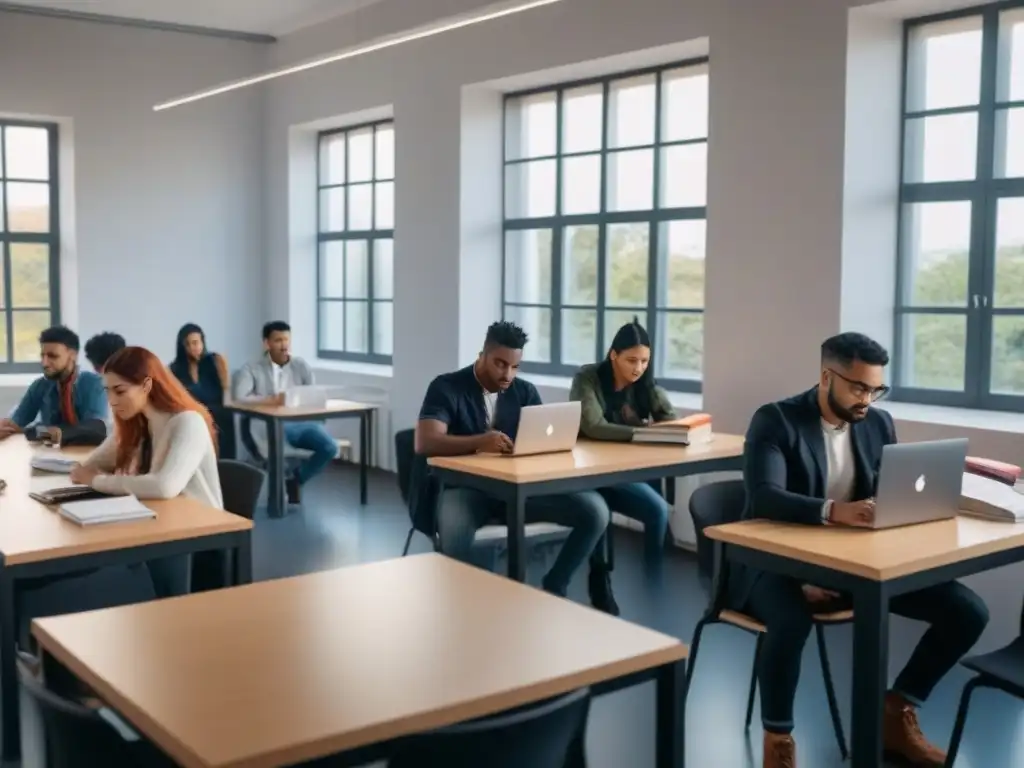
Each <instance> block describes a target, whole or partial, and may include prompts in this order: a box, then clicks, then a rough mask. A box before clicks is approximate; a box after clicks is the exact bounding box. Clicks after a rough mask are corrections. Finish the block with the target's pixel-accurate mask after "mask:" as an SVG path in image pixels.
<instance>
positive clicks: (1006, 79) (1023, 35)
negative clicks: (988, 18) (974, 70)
mask: <svg viewBox="0 0 1024 768" xmlns="http://www.w3.org/2000/svg"><path fill="white" fill-rule="evenodd" d="M996 99H997V100H998V101H1020V100H1021V99H1024V11H1022V10H1021V9H1019V8H1017V9H1014V10H1012V11H1003V12H1002V13H1001V14H999V64H998V69H997V75H996Z"/></svg>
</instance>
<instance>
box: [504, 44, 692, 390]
mask: <svg viewBox="0 0 1024 768" xmlns="http://www.w3.org/2000/svg"><path fill="white" fill-rule="evenodd" d="M707 142H708V65H707V60H705V59H702V60H699V61H692V62H684V63H679V64H673V65H669V66H665V67H659V68H656V69H648V70H643V71H638V72H631V73H626V74H621V75H615V76H611V77H604V78H598V79H594V80H587V81H584V82H576V83H566V84H563V85H558V86H551V87H548V88H544V89H539V90H532V91H528V92H521V93H511V94H508V95H507V96H506V97H505V227H504V230H505V231H504V236H505V237H504V279H503V308H504V315H505V318H506V319H508V320H512V321H514V322H516V323H518V324H519V325H521V326H522V327H523V328H524V329H525V330H526V331H527V333H528V334H529V335H530V343H529V344H528V345H527V348H526V350H525V352H524V368H526V369H527V370H532V371H536V372H542V373H554V374H572V373H574V372H575V371H576V369H577V368H578V367H579V366H580V365H581V364H584V363H591V362H594V361H597V360H600V359H602V358H603V357H604V356H605V354H606V353H607V351H608V347H609V345H610V343H611V339H612V337H613V336H614V335H615V331H616V330H618V328H619V326H621V325H622V324H623V323H626V322H629V321H630V320H632V319H633V317H634V316H636V317H638V318H639V320H640V322H641V323H642V324H643V325H645V326H646V327H647V329H648V331H649V332H650V333H651V335H652V337H653V344H654V347H655V348H654V350H653V353H654V363H655V370H656V375H657V376H658V379H659V380H660V381H662V382H663V383H665V384H667V385H668V386H671V387H673V388H675V389H683V390H689V391H699V390H700V379H701V368H702V358H703V347H704V332H703V321H704V317H703V308H704V253H705V235H706V231H707V226H706V225H707V147H708V143H707Z"/></svg>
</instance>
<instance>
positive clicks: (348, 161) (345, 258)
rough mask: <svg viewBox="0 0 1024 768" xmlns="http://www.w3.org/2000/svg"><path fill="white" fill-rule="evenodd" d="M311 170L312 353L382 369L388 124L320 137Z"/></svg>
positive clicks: (387, 297) (391, 148)
mask: <svg viewBox="0 0 1024 768" xmlns="http://www.w3.org/2000/svg"><path fill="white" fill-rule="evenodd" d="M318 168H319V172H318V190H317V191H318V207H319V216H318V221H319V227H318V232H319V234H318V236H317V247H318V253H317V310H318V312H317V350H318V355H319V356H320V357H321V358H326V359H336V360H355V361H362V362H369V363H390V362H391V351H392V344H393V342H394V331H393V326H392V323H393V317H394V315H393V310H392V307H393V299H394V293H393V291H394V271H393V270H394V242H395V124H394V122H393V121H391V120H385V121H380V122H375V123H368V124H363V125H357V126H352V127H349V128H339V129H337V130H331V131H324V132H322V133H321V134H320V136H319V163H318Z"/></svg>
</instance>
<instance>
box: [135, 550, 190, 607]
mask: <svg viewBox="0 0 1024 768" xmlns="http://www.w3.org/2000/svg"><path fill="white" fill-rule="evenodd" d="M146 565H147V566H148V567H149V575H150V577H151V578H152V579H153V591H154V592H156V596H157V599H160V598H164V597H178V596H179V595H187V594H188V593H189V591H190V589H191V586H192V556H191V555H175V556H174V557H161V558H159V559H158V560H150V561H149V562H148V563H146Z"/></svg>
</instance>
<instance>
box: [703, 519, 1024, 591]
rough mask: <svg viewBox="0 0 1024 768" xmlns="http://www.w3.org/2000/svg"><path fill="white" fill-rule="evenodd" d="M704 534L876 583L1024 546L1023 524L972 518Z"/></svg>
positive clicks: (751, 527)
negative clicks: (893, 525)
mask: <svg viewBox="0 0 1024 768" xmlns="http://www.w3.org/2000/svg"><path fill="white" fill-rule="evenodd" d="M705 533H706V534H707V535H708V537H709V538H712V539H717V540H719V541H724V542H725V543H727V544H736V545H739V546H742V547H748V548H750V549H757V550H761V551H762V552H770V553H771V554H774V555H781V556H784V557H790V558H793V559H794V560H802V561H804V562H807V563H813V564H814V565H820V566H824V567H826V568H830V569H832V570H835V571H841V572H843V573H850V574H853V575H855V576H863V577H866V578H869V579H875V580H876V581H888V580H889V579H895V578H898V577H900V576H907V575H909V574H912V573H918V572H920V571H927V570H930V569H932V568H938V567H941V566H943V565H949V564H950V563H958V562H960V561H963V560H969V559H971V558H974V557H980V556H983V555H989V554H992V553H995V552H1001V551H1004V550H1008V549H1015V548H1016V547H1022V546H1024V523H1019V524H1013V523H1000V522H993V521H991V520H983V519H980V518H976V517H968V516H961V517H957V518H956V519H953V520H939V521H937V522H934V523H921V524H920V525H909V526H905V527H901V528H888V529H885V530H881V531H873V530H865V529H857V528H846V527H843V526H832V525H821V526H819V525H813V526H808V525H793V524H787V523H775V522H770V521H768V520H746V521H743V522H741V523H729V524H728V525H719V526H714V527H712V528H707V529H706V530H705Z"/></svg>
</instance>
